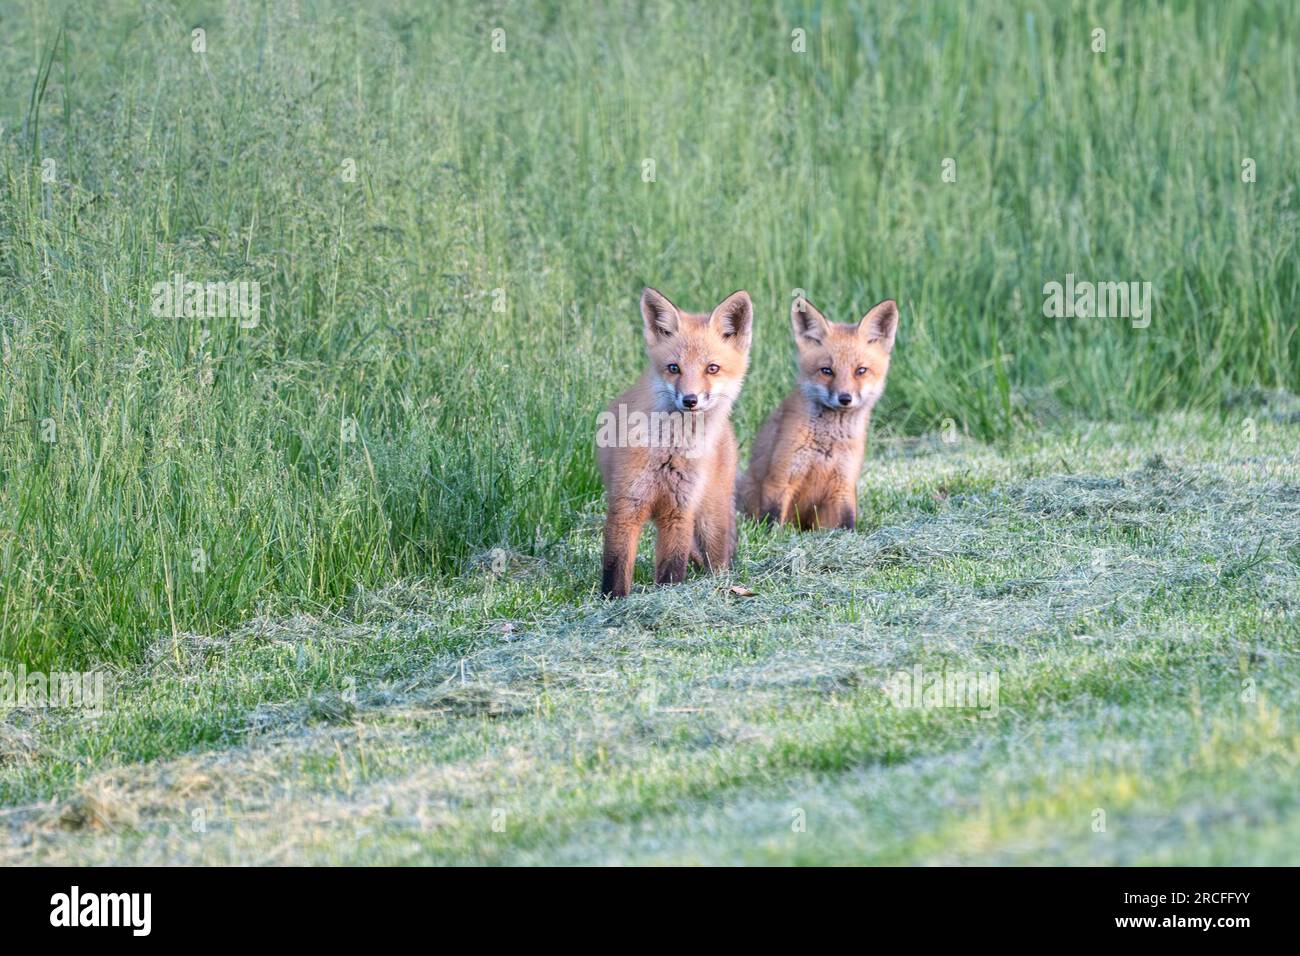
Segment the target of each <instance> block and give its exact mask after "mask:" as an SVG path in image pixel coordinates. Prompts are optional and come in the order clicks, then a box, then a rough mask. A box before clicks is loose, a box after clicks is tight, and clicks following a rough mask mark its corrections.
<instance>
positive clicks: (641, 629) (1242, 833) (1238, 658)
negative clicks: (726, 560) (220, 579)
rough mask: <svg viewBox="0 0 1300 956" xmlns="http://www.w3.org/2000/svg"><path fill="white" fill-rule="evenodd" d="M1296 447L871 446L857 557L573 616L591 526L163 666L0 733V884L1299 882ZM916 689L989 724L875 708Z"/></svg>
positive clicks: (203, 646)
mask: <svg viewBox="0 0 1300 956" xmlns="http://www.w3.org/2000/svg"><path fill="white" fill-rule="evenodd" d="M1298 428H1300V423H1296V422H1289V423H1288V422H1283V421H1275V420H1273V418H1271V417H1269V416H1267V415H1260V416H1259V426H1258V430H1257V431H1255V432H1254V433H1249V432H1248V433H1247V434H1248V435H1249V436H1250V437H1244V436H1243V431H1242V429H1241V427H1240V423H1239V422H1236V421H1233V422H1229V423H1220V422H1215V421H1212V420H1207V419H1205V418H1201V417H1186V416H1171V417H1169V418H1166V419H1163V420H1161V421H1160V422H1159V423H1158V424H1157V425H1156V427H1154V428H1152V427H1150V426H1147V425H1127V426H1092V427H1079V426H1071V427H1068V428H1065V429H1059V428H1054V429H1049V430H1046V431H1045V432H1043V433H1042V434H1039V435H1035V436H1033V437H1032V438H1026V439H1022V440H1016V441H1013V442H1011V443H1010V444H1008V445H1007V446H1005V447H1003V448H1001V449H998V448H994V447H988V446H982V445H979V444H978V443H975V442H971V441H964V442H960V443H958V444H957V445H955V446H953V445H947V444H945V443H943V442H942V441H939V440H932V439H931V438H930V437H927V438H925V439H922V440H920V441H911V440H907V439H899V440H895V441H892V442H890V443H888V444H886V445H885V446H884V447H882V448H881V449H880V453H879V455H878V457H877V458H876V460H875V462H874V465H873V468H872V470H871V472H870V474H869V476H868V478H867V480H866V481H864V487H868V486H869V487H870V488H871V489H872V492H873V497H874V500H875V502H876V511H875V514H876V518H877V523H876V526H875V527H874V528H873V529H871V530H867V531H861V532H856V533H844V532H827V533H821V534H816V535H799V534H794V533H791V532H789V531H786V530H775V531H773V530H767V529H759V528H755V527H752V526H748V525H747V526H746V527H745V529H744V536H745V542H744V543H745V548H744V549H743V550H742V557H741V559H740V562H739V564H738V566H737V568H736V569H735V571H734V572H733V573H732V574H730V575H728V576H726V577H723V578H722V579H721V580H719V579H717V578H710V577H705V576H699V577H695V578H693V579H692V580H690V581H688V582H687V583H686V584H685V585H682V586H680V587H675V588H658V589H656V588H652V587H650V588H644V589H640V590H638V592H637V593H635V594H634V595H633V596H632V597H630V598H629V599H628V600H627V601H624V602H618V603H612V604H611V603H610V602H606V601H602V600H601V599H599V598H598V597H596V596H595V595H593V594H592V593H591V592H590V589H589V588H588V587H587V586H586V585H585V583H584V582H585V581H586V578H587V576H588V567H589V565H590V563H591V561H592V558H593V555H594V554H595V553H597V550H598V548H599V529H598V527H597V526H594V525H593V526H586V527H581V528H579V529H577V530H575V531H574V532H573V533H571V534H570V535H568V536H566V538H565V539H564V541H563V542H562V543H561V544H559V545H557V546H556V548H554V549H553V550H552V552H551V554H550V555H549V556H548V558H547V559H546V560H545V561H541V562H525V561H523V560H522V559H521V560H520V561H519V563H518V564H517V565H516V566H514V567H512V568H510V569H509V570H507V571H504V572H501V573H496V572H494V571H492V570H491V569H489V568H484V569H480V570H479V571H477V572H474V573H472V574H468V575H465V576H463V577H460V578H458V579H456V580H454V581H434V582H425V583H420V582H414V583H411V584H408V585H405V586H393V587H390V588H388V589H385V590H383V591H379V592H374V593H366V594H364V595H362V596H361V597H359V598H358V599H357V600H356V601H355V602H353V603H352V604H351V605H350V606H349V607H347V608H346V610H345V612H344V613H341V614H328V615H320V616H316V617H310V618H309V617H293V618H287V619H286V618H273V619H260V620H257V621H253V622H250V623H249V624H248V625H246V626H245V627H243V628H240V629H238V630H235V631H231V632H226V633H222V634H214V635H207V636H201V635H187V636H184V637H183V638H181V639H179V640H175V641H174V640H172V639H171V638H169V637H167V636H163V637H161V638H160V639H159V640H158V641H157V642H156V643H154V644H153V645H151V646H150V648H149V650H148V653H147V654H146V655H145V659H144V661H143V662H141V663H140V664H136V665H132V666H130V667H127V668H123V669H121V670H120V671H119V672H118V674H117V680H116V684H117V689H116V692H115V693H114V695H113V698H112V700H111V702H110V706H109V707H107V708H106V709H105V711H104V713H103V715H102V716H100V717H97V718H88V717H86V716H84V715H79V714H77V713H75V712H71V711H67V710H45V711H42V710H34V709H33V710H25V711H15V712H13V713H12V714H11V715H9V718H8V719H7V720H5V721H4V722H3V723H0V806H3V807H4V808H5V809H4V810H2V811H0V859H3V860H4V861H5V862H7V863H29V862H42V863H78V864H84V863H214V862H224V863H340V862H342V863H354V864H355V863H402V862H411V863H471V862H477V863H541V862H550V863H554V862H572V863H620V862H673V863H694V862H710V863H719V862H721V863H823V864H825V863H864V862H872V863H954V862H979V863H1035V862H1037V863H1045V862H1050V863H1109V864H1114V863H1127V864H1133V863H1157V862H1160V863H1239V864H1240V863H1266V862H1272V863H1286V864H1294V863H1295V862H1296V843H1295V841H1294V838H1293V837H1294V834H1295V833H1297V832H1300V801H1298V798H1297V793H1296V790H1295V787H1294V780H1295V773H1296V768H1297V766H1298V765H1300V734H1298V733H1297V727H1300V684H1298V683H1297V673H1300V672H1298V671H1297V669H1296V667H1295V663H1296V655H1297V653H1298V652H1300V618H1298V617H1297V609H1300V512H1297V510H1296V489H1297V488H1298V487H1300V458H1298V457H1297V455H1296V448H1297V447H1298V446H1297V443H1296V438H1297V429H1298ZM1062 462H1068V464H1069V466H1070V467H1069V468H1068V469H1063V467H1062ZM926 502H928V504H925V503H926ZM732 585H735V586H737V587H740V588H742V589H743V590H745V591H747V592H749V593H750V594H752V596H740V595H737V594H735V593H733V592H732V591H730V590H729V588H730V587H731V586H732ZM916 666H920V667H922V668H923V669H925V670H926V671H927V672H930V673H934V672H940V671H942V672H945V673H980V674H986V673H993V674H996V675H997V676H998V678H999V688H998V695H997V698H996V701H995V703H996V708H995V709H994V710H993V712H992V713H990V714H989V715H988V716H980V715H979V710H978V709H977V708H971V707H948V706H945V707H924V708H914V707H913V708H909V707H899V706H896V705H895V703H893V702H891V700H890V698H889V696H888V695H887V693H886V687H887V682H888V681H889V680H890V679H891V678H893V676H894V675H896V674H897V673H898V672H899V671H900V670H902V671H909V672H910V670H911V668H913V667H916ZM986 710H987V708H986ZM796 823H798V824H799V825H798V826H796ZM1099 824H1100V826H1099Z"/></svg>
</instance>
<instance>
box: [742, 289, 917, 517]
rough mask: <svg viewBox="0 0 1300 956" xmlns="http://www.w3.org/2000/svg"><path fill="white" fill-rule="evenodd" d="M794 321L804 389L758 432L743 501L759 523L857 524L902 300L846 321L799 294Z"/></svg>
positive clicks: (780, 407) (888, 300)
mask: <svg viewBox="0 0 1300 956" xmlns="http://www.w3.org/2000/svg"><path fill="white" fill-rule="evenodd" d="M790 320H791V323H792V325H793V326H794V340H795V343H796V344H797V345H798V347H799V386H798V388H796V389H795V390H794V391H793V392H792V393H791V394H790V395H789V396H788V397H787V398H786V399H785V401H783V402H782V403H781V404H780V405H778V406H777V408H776V410H775V411H774V412H773V413H772V415H771V417H769V418H768V420H767V422H766V423H765V424H764V425H763V427H762V428H761V429H760V430H759V433H758V437H757V438H756V439H755V440H754V452H753V455H752V456H751V457H750V462H749V470H748V472H747V473H746V474H745V476H744V478H742V479H741V483H740V486H739V488H738V490H737V499H738V504H739V505H740V507H741V509H742V510H744V512H745V513H746V514H748V515H750V516H751V517H753V518H757V519H760V520H767V521H775V522H779V523H792V524H795V525H797V526H798V527H801V528H817V527H835V528H846V529H852V528H853V527H854V525H855V524H856V522H857V507H858V495H857V482H858V474H859V472H860V471H861V470H862V456H863V452H864V450H865V446H866V438H867V426H868V424H869V422H870V420H871V409H872V406H874V405H875V404H876V401H877V400H878V399H879V398H880V396H881V394H882V393H883V392H884V390H885V376H886V375H887V374H888V373H889V356H890V352H892V351H893V348H894V334H895V332H897V330H898V305H897V303H895V302H894V301H893V300H892V299H886V300H885V301H884V302H881V303H880V304H879V305H877V306H876V307H875V308H873V309H872V310H871V311H870V312H868V313H867V314H866V315H865V316H864V317H863V318H862V321H860V322H858V323H857V324H856V325H844V324H839V323H832V322H828V321H827V320H826V317H825V316H824V315H822V314H821V313H820V312H818V311H817V310H816V309H815V308H813V306H812V304H811V303H810V302H808V301H807V300H806V299H803V298H799V299H796V300H795V302H794V305H793V307H792V308H791V310H790Z"/></svg>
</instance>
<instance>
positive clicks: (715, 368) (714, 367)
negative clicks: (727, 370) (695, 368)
mask: <svg viewBox="0 0 1300 956" xmlns="http://www.w3.org/2000/svg"><path fill="white" fill-rule="evenodd" d="M705 371H706V372H708V373H709V374H710V375H717V374H718V373H719V372H721V371H722V367H721V366H720V365H718V363H717V362H710V363H709V367H708V368H706V369H705Z"/></svg>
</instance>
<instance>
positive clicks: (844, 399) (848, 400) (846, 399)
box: [840, 392, 853, 405]
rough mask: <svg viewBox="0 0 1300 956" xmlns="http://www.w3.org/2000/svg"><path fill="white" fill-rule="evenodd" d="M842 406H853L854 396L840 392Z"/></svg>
mask: <svg viewBox="0 0 1300 956" xmlns="http://www.w3.org/2000/svg"><path fill="white" fill-rule="evenodd" d="M840 404H841V405H852V404H853V396H852V395H850V394H849V393H848V392H840Z"/></svg>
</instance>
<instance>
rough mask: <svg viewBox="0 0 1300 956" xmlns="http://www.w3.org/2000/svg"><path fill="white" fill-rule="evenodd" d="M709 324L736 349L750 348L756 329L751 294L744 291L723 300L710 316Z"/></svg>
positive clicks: (734, 293)
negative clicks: (751, 333)
mask: <svg viewBox="0 0 1300 956" xmlns="http://www.w3.org/2000/svg"><path fill="white" fill-rule="evenodd" d="M709 324H710V325H712V326H714V327H715V328H716V329H717V330H718V331H719V332H721V333H722V337H723V338H724V339H727V340H729V341H730V342H731V343H732V344H733V345H735V346H736V348H738V349H745V348H748V347H749V336H750V331H751V330H752V329H753V327H754V303H753V302H751V301H750V300H749V293H748V292H746V291H745V290H744V289H742V290H740V291H739V292H733V293H731V295H729V296H727V297H726V298H725V299H723V300H722V304H721V305H719V306H718V307H717V308H716V309H714V310H713V314H712V315H710V316H709Z"/></svg>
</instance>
